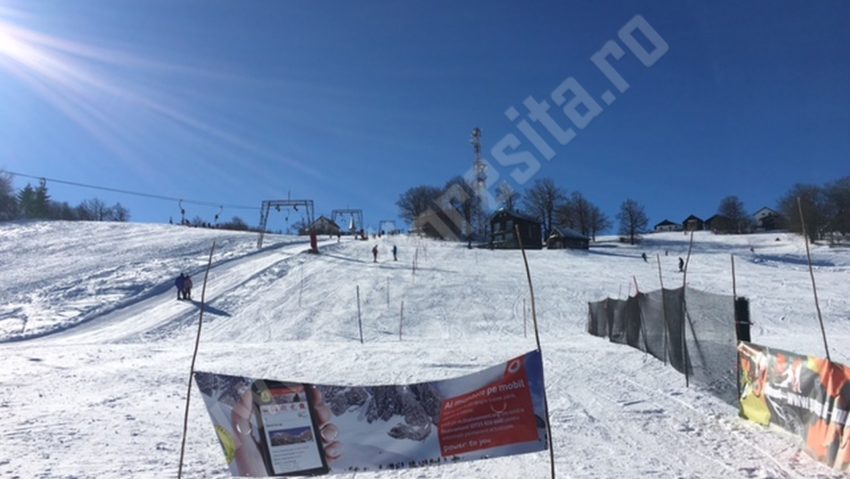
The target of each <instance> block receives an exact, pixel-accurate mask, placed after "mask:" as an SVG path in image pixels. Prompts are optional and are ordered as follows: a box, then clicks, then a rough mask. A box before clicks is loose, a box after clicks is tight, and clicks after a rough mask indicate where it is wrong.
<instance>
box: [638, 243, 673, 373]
mask: <svg viewBox="0 0 850 479" xmlns="http://www.w3.org/2000/svg"><path fill="white" fill-rule="evenodd" d="M655 260H656V261H657V262H658V283H659V284H661V317H662V318H663V319H664V329H663V331H664V365H665V366H666V365H667V332H668V331H667V329H668V328H669V325H668V324H667V310H666V309H665V308H664V275H663V274H662V273H661V255H660V254H656V255H655ZM641 324H643V323H641ZM648 349H649V348H647V350H648Z"/></svg>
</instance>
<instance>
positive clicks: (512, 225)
mask: <svg viewBox="0 0 850 479" xmlns="http://www.w3.org/2000/svg"><path fill="white" fill-rule="evenodd" d="M517 226H518V227H519V234H520V237H521V238H522V245H523V246H524V247H525V249H541V248H543V233H542V231H541V226H540V222H539V221H537V220H536V219H534V218H532V217H530V216H526V215H524V214H522V213H519V212H517V211H513V210H511V211H509V210H505V209H500V210H498V211H496V212H495V213H493V216H491V217H490V247H492V248H498V249H518V248H519V241H517V234H516V228H517Z"/></svg>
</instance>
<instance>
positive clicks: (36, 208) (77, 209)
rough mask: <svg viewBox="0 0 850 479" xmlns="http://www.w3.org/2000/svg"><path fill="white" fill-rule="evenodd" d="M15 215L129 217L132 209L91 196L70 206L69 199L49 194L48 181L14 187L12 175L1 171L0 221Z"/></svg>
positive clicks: (89, 218)
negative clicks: (59, 198)
mask: <svg viewBox="0 0 850 479" xmlns="http://www.w3.org/2000/svg"><path fill="white" fill-rule="evenodd" d="M16 219H41V220H66V221H129V219H130V211H129V210H128V209H127V208H125V207H124V206H122V205H121V203H115V204H114V205H111V206H110V205H107V204H106V203H105V202H104V201H103V200H101V199H100V198H91V199H88V200H84V201H82V202H80V204H78V205H76V206H71V205H70V204H69V203H68V202H67V201H56V200H54V199H52V198H51V197H50V193H49V192H48V190H47V182H46V181H45V180H41V181H39V182H38V185H36V186H33V185H32V184H30V183H27V185H26V186H24V187H23V188H21V189H19V190H17V191H15V188H14V185H13V184H12V176H11V175H9V174H8V173H5V172H2V171H0V221H11V220H16Z"/></svg>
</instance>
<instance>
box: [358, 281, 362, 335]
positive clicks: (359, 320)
mask: <svg viewBox="0 0 850 479" xmlns="http://www.w3.org/2000/svg"><path fill="white" fill-rule="evenodd" d="M357 327H358V329H360V344H363V321H362V320H361V319H360V285H359V284H358V285H357Z"/></svg>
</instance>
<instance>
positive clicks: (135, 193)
mask: <svg viewBox="0 0 850 479" xmlns="http://www.w3.org/2000/svg"><path fill="white" fill-rule="evenodd" d="M0 171H4V172H6V173H8V174H10V175H13V176H21V177H23V178H32V179H34V180H44V181H48V182H51V183H59V184H62V185H70V186H78V187H81V188H91V189H93V190H101V191H109V192H112V193H121V194H123V195H132V196H141V197H143V198H151V199H155V200H163V201H176V202H178V203H179V202H183V203H186V204H192V205H199V206H212V207H215V208H228V209H234V210H259V209H260V208H258V207H256V206H244V205H228V204H221V203H214V202H212V201H202V200H191V199H186V198H177V197H174V196H165V195H155V194H153V193H144V192H141V191H131V190H123V189H120V188H111V187H108V186H98V185H90V184H87V183H79V182H76V181H68V180H59V179H56V178H48V177H46V176H36V175H28V174H26V173H18V172H15V171H9V170H0Z"/></svg>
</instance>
